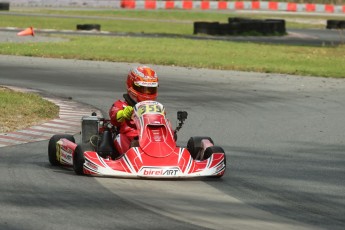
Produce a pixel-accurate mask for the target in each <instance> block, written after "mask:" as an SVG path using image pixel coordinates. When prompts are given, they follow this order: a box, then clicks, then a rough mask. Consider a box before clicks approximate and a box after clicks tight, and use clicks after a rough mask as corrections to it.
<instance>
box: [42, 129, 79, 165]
mask: <svg viewBox="0 0 345 230" xmlns="http://www.w3.org/2000/svg"><path fill="white" fill-rule="evenodd" d="M62 138H65V139H67V140H69V141H72V142H73V143H75V139H74V137H73V136H72V135H69V134H57V135H54V136H52V137H51V138H50V140H49V143H48V159H49V162H50V164H51V165H53V166H57V165H61V164H60V162H59V161H58V159H57V156H56V143H57V142H58V141H59V140H60V139H62Z"/></svg>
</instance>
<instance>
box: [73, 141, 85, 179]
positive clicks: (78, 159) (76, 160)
mask: <svg viewBox="0 0 345 230" xmlns="http://www.w3.org/2000/svg"><path fill="white" fill-rule="evenodd" d="M84 162H85V159H84V150H83V148H82V146H81V145H77V147H76V148H75V151H74V156H73V169H74V172H75V173H76V174H77V175H84V170H83V168H84Z"/></svg>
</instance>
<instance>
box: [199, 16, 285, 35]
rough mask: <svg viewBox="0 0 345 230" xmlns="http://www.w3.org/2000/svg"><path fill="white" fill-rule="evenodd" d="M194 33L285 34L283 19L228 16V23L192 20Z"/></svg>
mask: <svg viewBox="0 0 345 230" xmlns="http://www.w3.org/2000/svg"><path fill="white" fill-rule="evenodd" d="M194 34H208V35H266V36H267V35H278V36H281V35H285V34H286V27H285V20H280V19H266V20H258V19H249V18H237V17H235V18H228V23H227V24H226V23H217V22H194Z"/></svg>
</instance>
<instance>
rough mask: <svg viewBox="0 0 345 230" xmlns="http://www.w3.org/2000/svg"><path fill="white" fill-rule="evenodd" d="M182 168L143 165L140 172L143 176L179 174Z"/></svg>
mask: <svg viewBox="0 0 345 230" xmlns="http://www.w3.org/2000/svg"><path fill="white" fill-rule="evenodd" d="M179 172H180V168H178V167H173V168H158V167H143V168H141V169H140V171H139V174H140V175H142V176H177V175H178V174H179Z"/></svg>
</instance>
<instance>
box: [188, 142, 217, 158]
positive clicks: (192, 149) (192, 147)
mask: <svg viewBox="0 0 345 230" xmlns="http://www.w3.org/2000/svg"><path fill="white" fill-rule="evenodd" d="M204 139H207V140H209V141H210V142H211V143H212V144H213V140H212V139H211V137H191V138H189V140H188V143H187V150H188V151H189V153H190V154H191V156H192V157H193V159H194V160H202V159H197V158H198V157H199V156H198V154H199V152H200V150H201V148H202V145H201V141H202V140H204Z"/></svg>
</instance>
